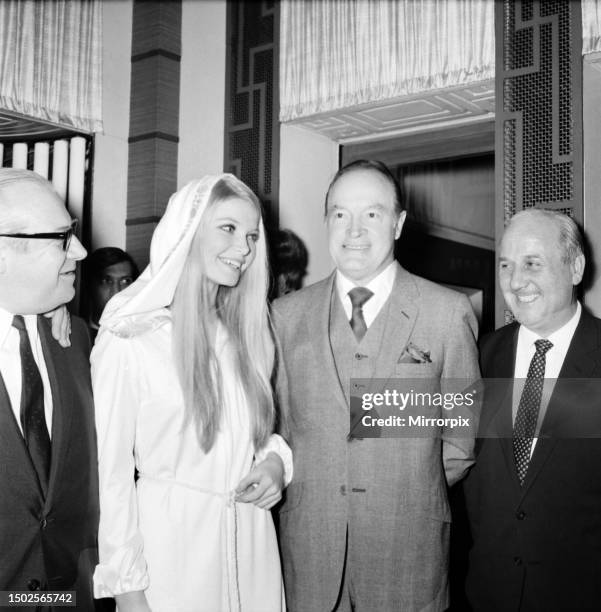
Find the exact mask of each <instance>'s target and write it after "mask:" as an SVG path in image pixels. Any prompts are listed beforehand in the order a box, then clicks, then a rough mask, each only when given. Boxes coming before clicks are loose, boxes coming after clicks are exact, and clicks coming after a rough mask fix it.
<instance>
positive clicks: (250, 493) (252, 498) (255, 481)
mask: <svg viewBox="0 0 601 612" xmlns="http://www.w3.org/2000/svg"><path fill="white" fill-rule="evenodd" d="M283 488H284V464H283V463H282V460H281V459H280V456H279V455H278V454H276V453H269V454H268V455H267V457H266V459H265V460H264V461H261V463H259V464H257V465H255V467H254V468H253V469H252V470H251V471H250V472H249V473H248V475H247V476H245V477H244V478H243V479H242V480H241V481H240V484H239V485H238V486H237V487H236V501H239V502H244V503H251V504H254V505H255V506H258V507H259V508H263V510H269V509H271V508H273V506H275V505H276V504H277V503H278V502H279V501H280V499H282V489H283Z"/></svg>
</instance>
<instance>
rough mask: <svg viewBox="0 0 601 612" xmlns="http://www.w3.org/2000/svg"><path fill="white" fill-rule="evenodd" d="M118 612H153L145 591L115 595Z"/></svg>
mask: <svg viewBox="0 0 601 612" xmlns="http://www.w3.org/2000/svg"><path fill="white" fill-rule="evenodd" d="M115 601H116V602H117V610H118V612H152V610H151V609H150V606H149V605H148V602H147V601H146V595H145V594H144V591H131V592H130V593H121V595H115Z"/></svg>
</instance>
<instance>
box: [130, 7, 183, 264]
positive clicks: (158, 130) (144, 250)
mask: <svg viewBox="0 0 601 612" xmlns="http://www.w3.org/2000/svg"><path fill="white" fill-rule="evenodd" d="M181 17H182V7H181V1H180V0H162V1H161V0H151V1H148V0H134V7H133V25H132V30H133V33H132V58H131V96H130V120H129V162H128V184H127V220H126V226H127V235H126V245H127V246H126V248H127V251H128V252H129V253H130V254H131V255H132V256H133V257H134V259H135V260H136V263H137V264H138V265H139V266H140V267H144V266H145V265H146V264H147V263H148V256H149V247H150V239H151V237H152V232H153V231H154V228H155V227H156V224H157V222H158V221H159V219H160V218H161V216H162V214H163V212H164V210H165V207H166V205H167V201H168V199H169V196H170V195H171V194H172V193H173V192H174V191H175V190H176V187H177V147H178V141H179V138H178V134H179V131H178V125H179V89H180V88H179V83H180V57H181Z"/></svg>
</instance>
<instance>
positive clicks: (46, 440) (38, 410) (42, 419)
mask: <svg viewBox="0 0 601 612" xmlns="http://www.w3.org/2000/svg"><path fill="white" fill-rule="evenodd" d="M13 327H15V328H16V329H18V330H19V352H20V354H21V427H22V428H23V437H24V438H25V444H26V445H27V448H28V449H29V455H30V457H31V462H32V463H33V467H34V468H35V471H36V472H37V475H38V478H39V481H40V485H41V487H42V491H43V492H44V495H46V492H47V491H48V475H49V473H50V436H49V435H48V428H47V426H46V416H45V413H44V385H43V384H42V377H41V376H40V371H39V370H38V366H37V365H36V362H35V359H34V358H33V353H32V352H31V344H30V342H29V336H28V335H27V328H26V327H25V321H24V320H23V317H22V316H21V315H15V317H14V319H13Z"/></svg>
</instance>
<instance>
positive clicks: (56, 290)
mask: <svg viewBox="0 0 601 612" xmlns="http://www.w3.org/2000/svg"><path fill="white" fill-rule="evenodd" d="M73 229H74V226H73V222H72V220H71V218H70V216H69V213H68V212H67V209H66V208H65V205H64V204H63V202H62V201H61V199H60V198H59V196H58V194H57V193H56V192H55V191H54V189H53V188H52V185H51V184H50V183H49V182H48V181H46V180H44V179H43V178H41V177H39V176H38V175H37V174H35V173H33V172H29V171H27V170H14V169H0V491H1V494H0V591H13V590H18V591H27V592H40V593H41V592H43V591H63V590H75V591H76V596H77V610H84V611H85V610H93V609H94V604H93V599H92V589H91V587H92V584H91V581H92V572H93V569H94V565H95V563H96V562H97V556H96V537H97V528H98V480H97V466H96V463H97V456H96V437H95V430H94V415H93V404H92V392H91V385H90V374H89V362H88V354H89V349H90V346H89V338H88V334H87V330H86V328H85V325H84V324H83V322H82V321H80V320H79V319H77V318H73V321H72V333H71V346H70V347H68V348H63V347H61V346H60V345H59V344H58V342H57V341H56V340H54V339H53V337H52V334H51V330H50V323H49V320H48V319H46V318H45V317H41V316H38V315H39V313H44V312H47V311H50V310H52V309H54V308H56V307H57V306H59V305H60V304H64V303H66V302H69V301H70V300H71V298H72V297H73V295H74V289H73V281H74V279H75V266H76V262H77V260H80V259H83V258H84V257H85V255H86V251H85V249H84V248H83V246H82V245H81V243H80V242H79V241H78V240H77V238H76V237H75V236H74V235H73ZM43 605H44V604H41V605H40V606H39V607H41V606H43ZM34 608H35V606H33V607H32V608H31V609H34Z"/></svg>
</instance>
